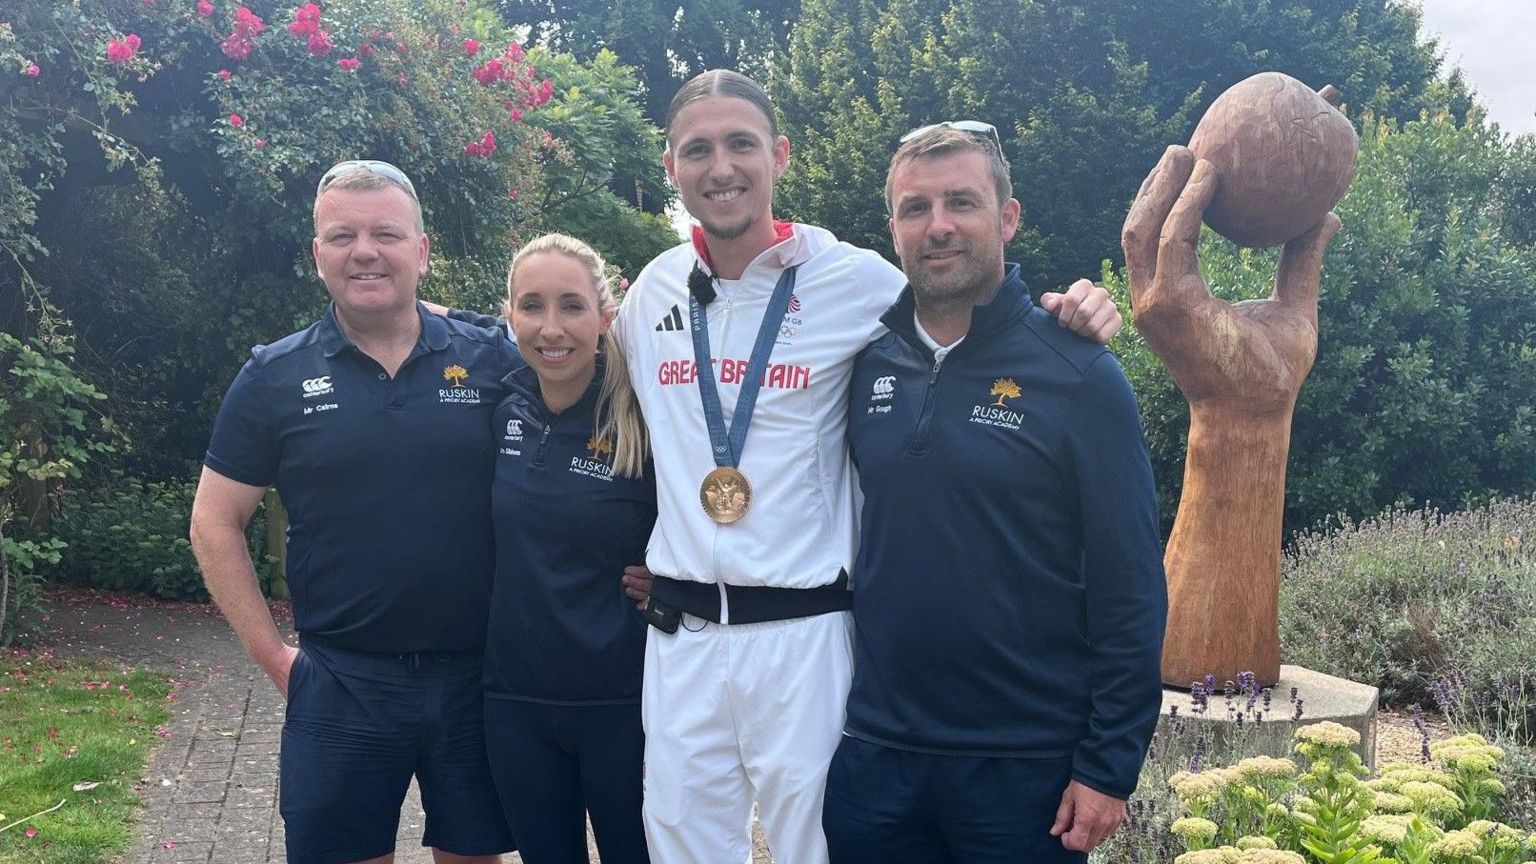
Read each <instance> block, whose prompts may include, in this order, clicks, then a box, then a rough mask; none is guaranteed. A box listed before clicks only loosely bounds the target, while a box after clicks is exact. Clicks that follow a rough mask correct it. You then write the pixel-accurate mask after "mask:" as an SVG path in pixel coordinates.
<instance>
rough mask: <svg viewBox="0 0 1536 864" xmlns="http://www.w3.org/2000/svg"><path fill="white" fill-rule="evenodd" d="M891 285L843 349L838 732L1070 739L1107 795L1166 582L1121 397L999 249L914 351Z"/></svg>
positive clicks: (1147, 732) (1148, 726) (1151, 702)
mask: <svg viewBox="0 0 1536 864" xmlns="http://www.w3.org/2000/svg"><path fill="white" fill-rule="evenodd" d="M913 302H914V301H913V297H912V290H911V288H910V287H908V288H907V289H905V290H904V291H903V292H902V295H901V297H900V298H899V299H898V300H897V302H896V304H895V305H894V306H892V307H891V308H890V310H889V311H887V312H886V314H885V315H884V316H883V317H882V321H883V322H884V323H885V325H886V326H887V327H888V328H890V331H891V332H889V333H887V334H885V335H884V336H882V337H880V338H879V339H878V340H876V341H875V342H874V343H872V344H871V345H870V346H869V347H868V348H866V349H865V350H864V352H863V353H862V354H861V355H860V357H859V359H858V361H857V363H856V365H855V368H854V375H853V382H852V388H851V391H850V393H851V395H850V397H849V423H848V437H849V446H850V448H851V450H852V453H853V458H854V462H855V464H856V465H857V466H858V470H859V484H860V488H861V490H862V492H863V495H864V508H863V514H862V522H861V527H862V532H861V542H860V548H859V555H858V560H857V564H856V566H855V569H854V576H853V578H854V586H855V587H854V618H855V621H856V622H857V633H856V636H855V639H856V641H855V661H854V677H853V689H852V692H851V694H850V695H849V698H848V721H847V727H846V731H847V733H848V734H849V735H851V736H853V737H855V738H859V739H862V740H865V741H869V742H872V743H875V744H881V745H885V746H889V747H895V748H899V749H907V750H914V751H920V752H927V753H935V754H941V755H942V754H952V755H964V756H999V757H1037V758H1049V757H1064V756H1071V757H1072V761H1073V777H1074V779H1076V780H1078V781H1080V782H1082V783H1083V784H1085V785H1087V786H1089V787H1091V788H1093V789H1096V790H1098V791H1100V792H1103V793H1106V794H1109V795H1113V796H1115V797H1119V798H1125V797H1128V796H1129V795H1130V793H1131V792H1132V791H1134V790H1135V787H1136V777H1137V774H1138V772H1139V771H1140V768H1141V762H1142V759H1143V757H1144V755H1145V753H1146V749H1147V745H1148V743H1149V742H1150V740H1151V736H1152V730H1153V728H1154V726H1155V725H1156V722H1157V714H1158V711H1159V706H1160V704H1161V693H1162V687H1161V681H1160V678H1161V675H1160V669H1159V663H1160V657H1161V654H1162V639H1163V625H1164V619H1165V616H1166V611H1167V592H1166V585H1165V580H1164V575H1163V563H1162V551H1161V546H1160V541H1159V534H1158V518H1157V501H1156V496H1155V493H1154V488H1153V482H1152V469H1151V464H1150V461H1149V459H1148V455H1147V449H1146V443H1145V440H1144V439H1143V437H1142V431H1141V421H1140V417H1139V415H1138V412H1137V408H1136V400H1135V396H1134V394H1133V393H1132V392H1131V388H1130V385H1129V383H1128V382H1127V381H1126V379H1125V375H1124V373H1122V372H1121V370H1120V366H1119V364H1118V363H1117V362H1116V361H1115V358H1114V356H1113V355H1112V354H1110V352H1109V351H1108V350H1106V349H1105V348H1103V347H1102V346H1099V345H1096V344H1093V343H1091V342H1089V341H1087V340H1085V339H1082V338H1081V337H1078V336H1076V335H1074V334H1072V333H1070V332H1068V331H1067V330H1066V329H1064V328H1062V327H1059V326H1058V325H1057V324H1056V322H1055V321H1054V320H1052V319H1051V317H1050V316H1049V315H1047V314H1046V313H1045V312H1043V311H1042V310H1040V309H1038V308H1037V307H1035V305H1034V304H1033V303H1032V302H1031V300H1030V297H1029V294H1028V292H1027V291H1026V289H1025V286H1024V283H1023V281H1022V280H1020V279H1019V276H1018V268H1017V267H1010V268H1009V270H1008V273H1007V275H1006V277H1005V278H1004V280H1003V282H1002V284H1001V286H1000V287H999V288H998V291H997V294H996V296H995V297H994V298H993V299H992V301H991V302H989V303H987V304H986V305H984V306H979V307H976V309H975V310H974V312H973V316H972V319H971V327H970V331H969V333H968V334H967V335H966V337H965V339H964V340H963V341H962V342H960V344H959V345H957V346H956V347H955V348H954V349H953V350H952V351H951V352H950V353H949V354H948V355H947V356H946V357H945V358H944V360H943V362H942V363H940V364H936V363H935V362H934V355H933V352H932V351H930V350H929V349H928V348H927V346H926V345H924V344H923V342H922V340H921V339H920V338H919V337H918V335H917V333H916V330H915V328H914V323H913V312H914V305H913Z"/></svg>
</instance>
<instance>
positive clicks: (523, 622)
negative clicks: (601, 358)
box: [485, 367, 656, 705]
mask: <svg viewBox="0 0 1536 864" xmlns="http://www.w3.org/2000/svg"><path fill="white" fill-rule="evenodd" d="M601 379H602V370H601V368H600V369H599V371H598V376H597V377H596V378H594V380H593V382H592V386H591V387H589V388H588V390H587V393H586V395H585V396H583V397H582V398H581V400H580V401H578V402H577V403H576V404H574V405H572V406H571V407H570V408H567V409H566V410H564V411H562V412H560V413H559V414H554V415H551V414H550V412H549V410H548V409H547V408H545V406H544V402H543V400H542V399H541V398H540V396H539V388H538V383H537V378H536V376H535V375H534V372H533V370H532V369H531V368H528V367H524V368H523V369H521V370H519V371H517V372H514V373H512V374H511V375H509V376H508V377H507V384H508V385H509V386H510V388H511V394H510V395H509V396H507V398H506V399H504V400H503V401H502V403H501V404H500V405H499V406H497V408H496V415H495V419H494V421H493V426H492V430H491V431H492V437H493V440H494V441H495V443H496V469H495V482H494V484H493V487H492V493H491V508H492V513H493V515H494V517H495V525H496V585H495V589H494V591H493V592H492V595H491V622H490V633H489V635H488V637H487V641H486V646H485V695H486V698H488V699H497V698H502V699H517V700H522V701H530V702H542V703H547V704H561V705H602V704H620V703H625V702H638V701H640V675H641V671H642V669H643V667H644V662H645V660H644V658H645V622H644V619H642V618H641V617H640V614H639V612H637V611H636V609H635V605H634V603H633V601H631V600H630V599H629V598H627V597H625V596H624V592H623V586H622V584H621V583H620V581H619V577H620V576H622V575H623V572H624V567H625V566H626V565H629V564H643V563H645V547H646V544H647V543H648V542H649V540H650V536H651V527H652V526H653V525H654V524H655V523H656V477H655V472H654V470H652V467H651V466H650V465H646V468H645V474H644V475H643V476H641V477H621V476H617V475H615V474H614V473H613V446H612V442H611V441H607V440H603V439H599V438H598V437H597V436H596V435H595V434H594V431H595V430H594V427H593V413H594V410H595V407H596V404H597V390H598V387H599V386H600V382H601Z"/></svg>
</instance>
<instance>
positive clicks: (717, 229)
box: [699, 216, 757, 240]
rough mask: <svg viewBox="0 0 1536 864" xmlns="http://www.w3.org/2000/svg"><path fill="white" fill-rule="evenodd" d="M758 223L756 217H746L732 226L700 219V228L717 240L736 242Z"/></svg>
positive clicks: (731, 224)
mask: <svg viewBox="0 0 1536 864" xmlns="http://www.w3.org/2000/svg"><path fill="white" fill-rule="evenodd" d="M756 222H757V217H755V216H744V217H742V218H741V220H740V221H737V222H734V223H730V224H722V223H719V222H713V221H705V220H703V219H699V226H700V227H701V228H703V229H704V233H705V234H708V235H709V236H711V237H714V238H715V239H717V240H735V239H736V238H738V237H740V236H742V235H743V234H746V233H747V232H748V231H750V230H751V229H752V226H753V225H754V224H755V223H756Z"/></svg>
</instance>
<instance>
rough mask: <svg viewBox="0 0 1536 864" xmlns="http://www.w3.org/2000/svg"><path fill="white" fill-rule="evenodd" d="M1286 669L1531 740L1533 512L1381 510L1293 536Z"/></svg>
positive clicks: (1283, 605) (1527, 507) (1514, 505)
mask: <svg viewBox="0 0 1536 864" xmlns="http://www.w3.org/2000/svg"><path fill="white" fill-rule="evenodd" d="M1280 629H1281V639H1282V647H1281V651H1282V656H1284V657H1285V658H1286V662H1289V663H1296V664H1300V665H1304V666H1308V667H1311V668H1313V669H1317V670H1319V671H1323V672H1327V673H1329V674H1332V675H1338V676H1341V677H1345V678H1350V679H1353V680H1356V681H1364V682H1366V683H1370V684H1374V685H1376V686H1378V687H1380V688H1381V697H1382V701H1383V702H1384V703H1386V704H1388V705H1393V704H1397V705H1403V704H1407V703H1410V702H1423V703H1425V704H1426V705H1428V704H1433V705H1435V706H1437V707H1438V708H1439V709H1440V710H1441V711H1442V712H1444V713H1445V714H1446V716H1447V717H1448V718H1449V719H1450V720H1451V722H1452V724H1453V725H1455V726H1457V727H1459V728H1463V729H1472V730H1476V731H1478V732H1481V733H1483V734H1485V735H1488V736H1489V737H1491V738H1498V739H1500V740H1501V741H1502V740H1512V741H1520V742H1526V743H1529V742H1530V741H1531V740H1532V734H1533V732H1536V674H1533V672H1532V671H1531V666H1532V664H1531V662H1530V660H1529V657H1530V646H1531V645H1532V644H1536V501H1532V500H1517V501H1504V502H1497V503H1494V504H1491V505H1489V506H1487V507H1483V508H1479V509H1474V510H1468V511H1465V512H1460V513H1452V514H1442V513H1439V512H1437V511H1414V510H1408V509H1404V508H1393V509H1390V510H1387V511H1386V512H1384V513H1382V514H1380V515H1378V516H1376V517H1374V518H1371V519H1367V520H1365V521H1363V522H1360V523H1358V524H1354V525H1348V526H1345V527H1342V528H1338V529H1334V530H1326V531H1317V532H1311V533H1304V534H1301V535H1298V537H1297V538H1296V540H1295V543H1294V546H1293V548H1292V549H1291V550H1290V551H1289V552H1288V554H1287V555H1286V558H1285V563H1284V566H1283V572H1282V581H1281V588H1280Z"/></svg>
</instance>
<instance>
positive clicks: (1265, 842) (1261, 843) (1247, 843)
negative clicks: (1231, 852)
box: [1237, 836, 1279, 851]
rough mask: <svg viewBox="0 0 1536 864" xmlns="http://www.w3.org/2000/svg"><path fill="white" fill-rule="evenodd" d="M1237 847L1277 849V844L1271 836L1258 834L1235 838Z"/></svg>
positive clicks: (1243, 848) (1244, 848)
mask: <svg viewBox="0 0 1536 864" xmlns="http://www.w3.org/2000/svg"><path fill="white" fill-rule="evenodd" d="M1237 848H1239V849H1242V850H1244V851H1247V850H1249V849H1278V848H1279V846H1277V845H1276V844H1275V838H1273V837H1264V836H1258V837H1239V838H1237Z"/></svg>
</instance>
